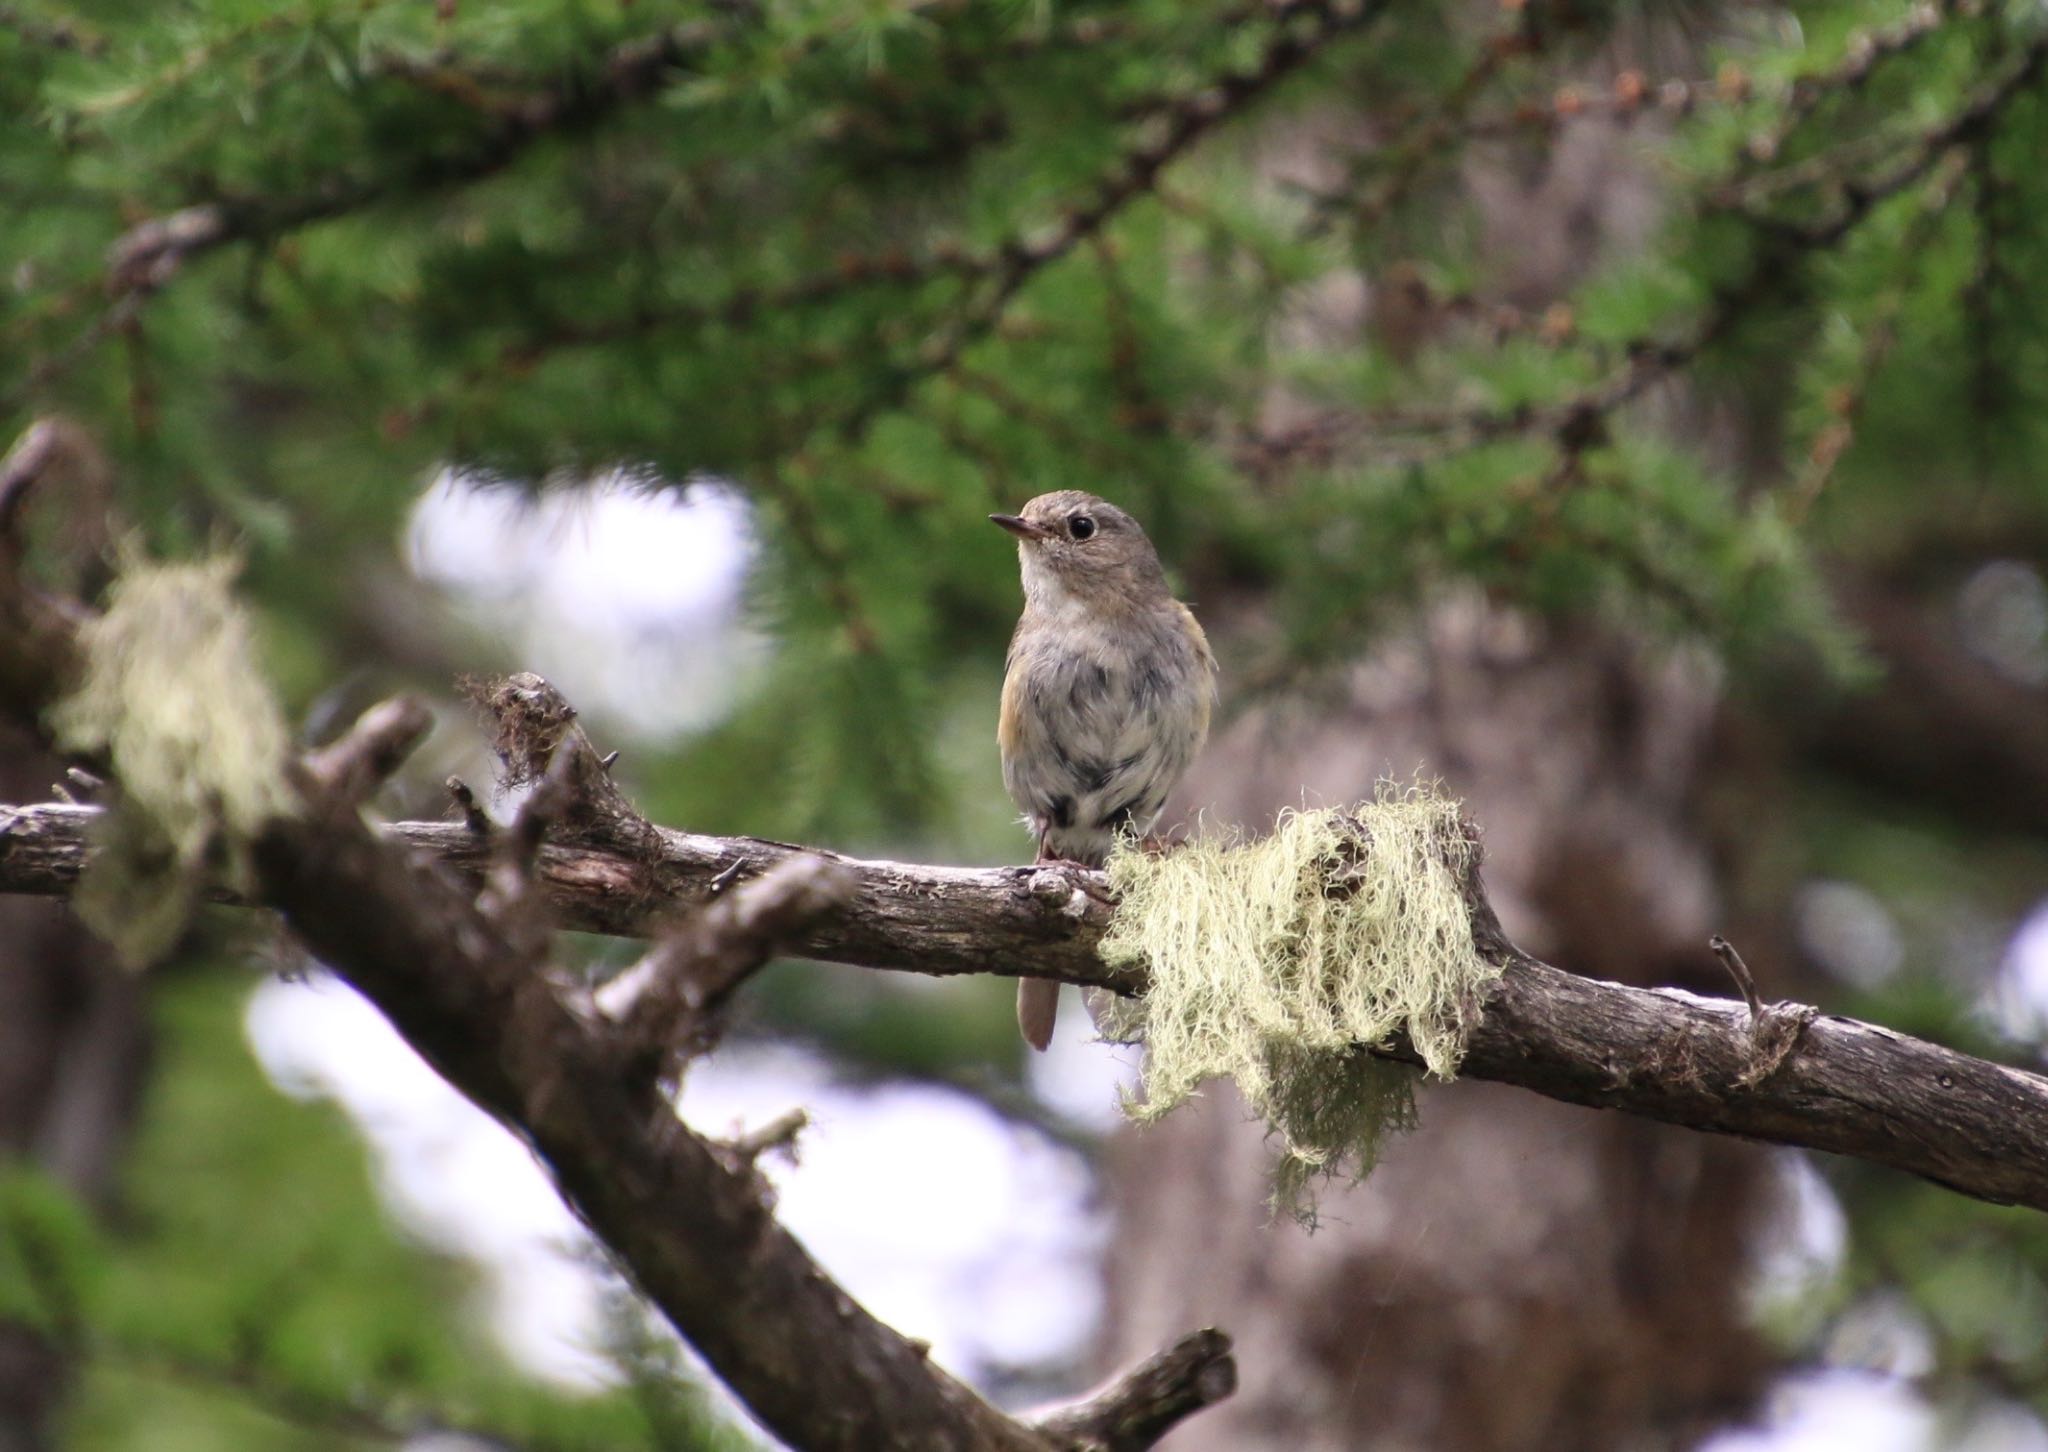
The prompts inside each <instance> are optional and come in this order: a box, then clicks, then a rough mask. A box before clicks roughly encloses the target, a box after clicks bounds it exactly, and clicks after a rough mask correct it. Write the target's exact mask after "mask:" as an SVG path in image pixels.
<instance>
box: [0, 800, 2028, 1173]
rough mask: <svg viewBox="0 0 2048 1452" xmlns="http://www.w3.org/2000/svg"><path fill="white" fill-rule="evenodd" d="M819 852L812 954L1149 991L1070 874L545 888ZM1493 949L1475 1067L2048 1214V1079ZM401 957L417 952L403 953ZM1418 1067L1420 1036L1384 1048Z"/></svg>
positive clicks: (622, 870) (648, 919)
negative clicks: (1494, 977) (812, 859)
mask: <svg viewBox="0 0 2048 1452" xmlns="http://www.w3.org/2000/svg"><path fill="white" fill-rule="evenodd" d="M97 813H98V809H97V808H93V807H80V806H68V805H59V804H49V805H44V806H35V807H26V808H19V809H13V810H12V814H11V817H10V816H9V809H5V808H0V822H5V823H7V824H8V825H6V826H0V892H14V893H43V894H52V895H63V894H67V893H69V892H70V890H71V888H72V885H73V884H74V883H75V882H76V880H77V876H78V872H79V870H80V868H81V867H82V866H83V865H84V862H85V858H86V853H87V836H88V832H89V830H90V827H91V824H92V822H93V820H94V818H95V817H96V816H97ZM379 830H380V831H381V832H382V834H383V835H384V836H385V838H386V839H387V840H389V841H391V842H394V843H398V844H402V845H404V846H405V847H407V848H410V849H412V850H413V851H414V852H416V853H420V854H424V855H425V856H428V857H431V858H433V859H434V860H436V861H438V862H440V863H441V864H443V865H444V866H447V867H449V868H452V869H454V870H455V871H457V872H459V873H461V874H463V875H465V876H467V877H469V878H471V879H477V878H479V877H480V876H481V874H482V873H483V872H484V871H485V869H486V868H487V866H488V863H489V858H490V849H489V846H488V844H485V843H480V842H479V841H478V840H477V838H476V836H475V835H474V834H473V833H471V832H470V831H469V830H468V829H467V828H465V827H464V826H463V825H462V824H461V823H456V822H446V823H443V822H398V823H393V824H391V825H389V826H386V827H384V828H381V829H379ZM808 856H816V857H818V858H822V859H823V860H824V861H826V862H828V863H833V864H836V865H837V866H838V867H839V868H842V869H844V871H845V873H846V874H847V876H848V878H849V879H850V881H851V884H852V887H851V892H850V894H849V895H848V896H847V898H846V899H845V901H844V903H843V904H842V905H840V906H836V907H833V908H830V909H828V910H826V911H824V912H822V913H821V914H820V915H819V916H817V917H816V918H815V919H813V920H812V921H811V922H810V924H809V925H808V926H806V927H802V928H800V929H797V930H796V931H793V932H792V933H791V934H790V935H789V937H788V939H787V940H786V944H785V946H786V948H787V949H788V950H789V951H790V952H793V953H796V954H800V955H802V956H804V957H808V958H815V959H821V960H824V961H826V962H834V963H844V964H851V965H853V966H857V967H867V968H895V969H903V970H907V971H910V972H916V973H927V974H933V975H937V976H942V977H945V976H956V975H961V974H970V973H993V974H999V975H1003V976H1008V977H1037V978H1053V979H1058V980H1060V981H1062V982H1066V983H1076V984H1081V985H1084V986H1092V987H1101V988H1110V989H1114V990H1116V991H1118V992H1123V993H1132V992H1138V991H1142V989H1143V987H1144V980H1143V977H1142V975H1141V974H1137V973H1131V972H1118V971H1116V970H1112V969H1110V968H1109V967H1108V966H1107V965H1105V964H1104V963H1103V962H1102V960H1101V959H1100V958H1098V957H1097V956H1096V954H1095V944H1096V942H1097V940H1098V939H1099V938H1100V937H1101V935H1102V932H1103V930H1104V928H1105V927H1106V926H1107V924H1108V921H1109V915H1110V909H1109V908H1108V907H1107V906H1106V905H1104V904H1103V903H1102V902H1100V901H1098V900H1097V899H1096V897H1095V896H1094V895H1091V893H1089V892H1088V891H1085V890H1084V885H1087V886H1094V887H1096V888H1097V890H1098V891H1100V890H1102V887H1103V884H1102V883H1101V881H1100V879H1099V878H1098V879H1097V880H1096V881H1095V882H1093V883H1089V882H1087V878H1088V877H1089V876H1091V875H1090V874H1082V873H1079V872H1074V871H1070V870H1068V869H1051V868H1027V867H991V868H964V867H920V866H912V865H909V864H905V863H898V862H875V861H861V860H858V859H854V858H849V857H844V856H841V855H840V854H837V853H833V852H826V851H821V850H819V849H815V848H805V847H795V846H791V845H790V844H788V843H782V842H769V841H764V840H761V839H759V838H751V837H741V838H720V837H701V836H695V835H692V834H690V833H686V832H675V831H670V830H667V829H665V828H658V829H655V836H654V839H653V841H652V842H651V843H650V845H649V847H648V849H647V850H646V851H644V852H637V851H627V850H624V849H621V848H619V847H617V846H614V845H607V844H593V843H586V842H578V841H567V840H564V841H555V842H551V843H549V844H548V845H547V846H545V847H543V848H542V849H541V852H540V855H539V858H538V860H537V862H536V864H535V866H536V873H537V881H538V883H539V886H540V888H541V890H542V891H543V892H544V893H545V894H546V896H547V899H548V901H549V903H550V904H551V906H552V907H553V909H554V911H555V913H556V914H557V920H558V921H559V922H560V923H561V924H562V925H563V926H565V927H571V928H579V929H583V930H586V931H591V932H600V933H610V934H615V935H622V936H648V935H650V934H653V933H657V932H659V931H661V929H662V928H663V927H664V925H665V924H666V923H667V922H668V921H670V920H672V918H673V915H674V914H676V913H677V912H678V911H679V910H683V909H687V908H692V907H696V906H700V905H702V904H703V903H705V902H707V901H709V900H710V899H711V898H712V897H713V896H714V895H715V892H716V891H722V890H723V889H724V887H725V885H727V884H733V883H735V882H747V881H751V880H754V879H757V878H759V877H761V876H764V875H766V874H768V873H769V872H771V871H774V870H776V869H778V868H780V867H781V866H782V865H783V864H785V863H789V862H792V861H796V860H800V859H802V858H805V857H808ZM1469 890H1470V893H1471V904H1472V914H1473V926H1474V933H1475V938H1476V940H1477V941H1478V943H1479V946H1480V950H1481V952H1482V953H1484V954H1485V955H1486V956H1487V957H1488V958H1489V959H1491V960H1492V961H1494V962H1497V963H1500V964H1502V965H1503V969H1504V971H1503V973H1502V976H1501V979H1500V982H1499V984H1498V986H1497V987H1496V988H1495V990H1494V993H1493V995H1492V997H1491V998H1490V999H1489V1000H1488V1002H1487V1005H1486V1011H1485V1013H1484V1015H1483V1016H1482V1017H1481V1019H1480V1021H1479V1023H1478V1025H1477V1026H1476V1027H1475V1028H1474V1030H1473V1033H1472V1038H1471V1042H1470V1044H1469V1046H1468V1049H1467V1052H1466V1057H1465V1063H1464V1067H1463V1070H1462V1072H1463V1073H1464V1074H1465V1075H1466V1076H1467V1077H1470V1078H1474V1079H1490V1080H1495V1081H1497V1082H1500V1083H1504V1084H1513V1085H1517V1086H1519V1087H1521V1088H1524V1089H1529V1090H1532V1091H1534V1092H1535V1093H1538V1094H1542V1095H1545V1096H1547V1097H1549V1098H1552V1099H1561V1100H1564V1101H1566V1102H1569V1103H1573V1104H1584V1105H1588V1106H1591V1107H1594V1108H1601V1109H1619V1110H1623V1111H1625V1112H1627V1113H1631V1114H1638V1115H1642V1116H1644V1117H1646V1118H1650V1119H1658V1120H1663V1121H1664V1122H1666V1123H1670V1124H1679V1125H1684V1126H1686V1127H1688V1128H1691V1129H1698V1130H1706V1131H1711V1132H1714V1133H1719V1134H1733V1135H1741V1136H1744V1137H1747V1138H1751V1139H1760V1140H1768V1141H1771V1142H1774V1143H1777V1144H1788V1145H1798V1146H1802V1147H1805V1148H1808V1149H1820V1150H1828V1151H1830V1152H1832V1153H1836V1154H1846V1155H1852V1156H1854V1157H1856V1158H1858V1159H1865V1160H1870V1161H1872V1162H1874V1163H1877V1164H1883V1165H1889V1166H1891V1167H1893V1168H1895V1169H1901V1170H1906V1171H1908V1172H1910V1173H1912V1174H1916V1175H1921V1176H1924V1177H1925V1178H1927V1179H1930V1180H1934V1181H1936V1182H1938V1183H1940V1184H1944V1185H1947V1186H1949V1187H1950V1188H1952V1189H1955V1190H1958V1191H1960V1192H1961V1193H1963V1194H1966V1195H1972V1196H1975V1197H1976V1198H1978V1199H1982V1200H1991V1201H1995V1202H1998V1203H2001V1204H2019V1205H2027V1206H2031V1207H2033V1208H2034V1209H2037V1210H2048V1080H2044V1079H2043V1078H2041V1077H2040V1076H2038V1075H2035V1074H2030V1073H2025V1072H2022V1071H2020V1070H2018V1069H2011V1068H2007V1067H2006V1066H2004V1065H2002V1064H1996V1063H1992V1062H1989V1061H1987V1060H1984V1059H1978V1058H1973V1057H1971V1056H1970V1055H1967V1054H1961V1053H1957V1052H1955V1051H1953V1050H1950V1049H1945V1048H1942V1047H1940V1046H1939V1045H1936V1044H1930V1043H1926V1042H1924V1041H1922V1040H1919V1039H1914V1038H1909V1037H1907V1036H1906V1035H1904V1034H1897V1033H1893V1032H1891V1031H1890V1030H1888V1029H1883V1028H1879V1027H1877V1026H1875V1025H1872V1024H1866V1023H1860V1022H1858V1021H1856V1020H1854V1019H1849V1018H1841V1017H1838V1016H1835V1015H1832V1014H1820V1013H1818V1012H1817V1011H1814V1010H1809V1009H1804V1008H1801V1007H1800V1006H1797V1005H1778V1006H1775V1007H1772V1008H1770V1009H1767V1010H1766V1013H1765V1016H1764V1018H1763V1019H1761V1020H1756V1021H1753V1020H1752V1018H1751V1015H1750V1013H1749V1010H1748V1009H1747V1008H1746V1007H1745V1006H1744V1005H1743V1004H1742V1003H1740V1002H1738V1001H1734V1000H1727V999H1711V998H1702V997H1699V996H1697V995H1695V994H1691V993H1686V992H1682V991H1680V990H1678V989H1669V988H1664V989H1643V988H1630V987H1625V986H1623V985H1620V984H1615V983H1602V982H1597V981H1594V980H1592V979H1587V978H1581V977H1578V976H1577V975H1575V974H1571V973H1567V972H1564V971H1562V970H1560V969H1557V968H1553V967H1551V966H1550V965H1548V964H1546V963H1542V962H1539V961H1537V960H1536V959H1534V958H1531V957H1529V956H1528V955H1527V954H1525V953H1523V952H1522V951H1521V950H1520V949H1519V948H1516V947H1515V946H1514V945H1513V944H1512V943H1511V942H1509V941H1508V940H1507V938H1506V936H1505V935H1504V934H1503V933H1502V932H1501V930H1500V926H1499V923H1498V922H1497V920H1496V919H1495V917H1494V914H1493V910H1492V908H1491V906H1490V905H1489V904H1488V902H1487V900H1486V897H1485V895H1484V890H1483V888H1482V887H1481V886H1480V884H1479V883H1478V881H1477V880H1476V879H1474V880H1473V881H1472V882H1471V884H1470V889H1469ZM401 961H402V960H401ZM1382 1052H1384V1053H1385V1054H1387V1055H1388V1056H1389V1057H1393V1058H1397V1059H1403V1060H1406V1061H1408V1062H1416V1059H1415V1056H1414V1055H1413V1053H1412V1052H1410V1051H1409V1050H1408V1049H1407V1048H1406V1046H1405V1045H1399V1044H1397V1045H1395V1046H1393V1047H1391V1048H1388V1049H1386V1050H1383V1051H1382Z"/></svg>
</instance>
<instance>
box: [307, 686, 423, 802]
mask: <svg viewBox="0 0 2048 1452" xmlns="http://www.w3.org/2000/svg"><path fill="white" fill-rule="evenodd" d="M433 725H434V715H433V712H431V711H429V710H428V709H427V708H426V707H425V706H424V705H422V704H421V703H420V702H419V701H418V700H416V699H414V698H413V697H411V696H393V697H392V698H391V699H390V700H388V701H380V702H378V703H377V704H376V705H374V706H372V707H370V709H369V710H367V711H365V712H363V714H362V715H361V716H359V717H357V718H356V723H355V725H353V726H351V727H349V728H348V730H347V731H345V732H343V733H342V734H341V735H340V736H339V737H338V738H336V739H335V740H333V741H330V742H329V743H328V744H327V745H325V746H323V747H321V748H320V749H319V750H317V751H310V752H308V753H306V773H307V775H308V776H310V777H311V778H312V779H313V781H314V782H315V783H316V784H317V785H318V786H319V788H320V789H321V790H322V791H323V792H324V793H325V794H326V795H327V796H328V797H329V799H330V800H332V801H335V802H338V803H346V804H350V805H354V804H358V803H361V802H362V801H364V800H365V799H366V798H368V797H369V795H370V794H371V793H372V792H374V791H376V790H377V788H378V787H380V786H382V785H383V784H384V783H385V782H387V781H389V780H390V779H391V777H392V774H393V773H395V772H396V771H397V770H398V768H399V767H400V766H402V765H404V764H405V759H406V757H408V756H410V755H411V754H412V750H413V748H414V747H416V746H418V745H419V744H420V741H421V739H422V738H423V737H425V735H426V734H427V732H428V731H429V730H431V729H432V728H433Z"/></svg>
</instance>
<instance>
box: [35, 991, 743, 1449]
mask: <svg viewBox="0 0 2048 1452" xmlns="http://www.w3.org/2000/svg"><path fill="white" fill-rule="evenodd" d="M248 983H249V979H248V973H247V970H246V967H244V966H243V965H240V964H235V965H233V966H221V965H208V964H201V963H195V962H191V961H187V962H183V963H180V964H178V965H175V966H172V967H168V968H166V969H164V970H161V972H160V975H159V986H158V987H157V989H156V991H155V993H154V994H153V996H152V1006H153V1010H154V1015H155V1019H156V1024H155V1026H156V1029H157V1036H158V1043H159V1045H160V1049H159V1057H160V1062H159V1063H158V1064H157V1065H156V1066H155V1077H154V1080H153V1087H152V1091H151V1093H150V1095H149V1096H148V1099H147V1101H146V1105H145V1109H144V1114H143V1118H142V1121H141V1123H140V1124H139V1125H138V1127H137V1130H136V1138H135V1142H134V1144H133V1146H132V1148H131V1150H130V1152H129V1155H128V1158H127V1161H126V1164H125V1167H124V1171H123V1176H122V1185H121V1187H120V1192H119V1199H118V1204H119V1212H118V1214H117V1215H116V1216H115V1217H114V1218H113V1219H112V1221H111V1223H108V1224H105V1225H99V1224H95V1222H94V1220H93V1218H92V1216H91V1215H90V1213H89V1212H88V1211H87V1210H86V1209H85V1208H84V1207H83V1206H81V1205H80V1204H78V1203H77V1202H76V1201H75V1200H74V1199H72V1198H71V1197H70V1196H69V1195H67V1194H66V1193H65V1192H64V1191H63V1190H61V1189H59V1188H58V1187H56V1186H55V1185H54V1184H52V1183H51V1182H50V1181H49V1180H48V1179H46V1178H44V1177H42V1176H39V1175H37V1174H35V1173H34V1172H33V1171H30V1170H28V1169H26V1168H23V1167H14V1168H9V1169H7V1170H6V1171H5V1173H4V1177H0V1316H5V1317H7V1318H9V1319H13V1320H18V1321H23V1322H26V1323H27V1324H29V1325H32V1326H35V1327H37V1328H39V1329H40V1330H41V1331H43V1332H44V1333H45V1334H46V1335H48V1336H49V1337H51V1338H52V1339H53V1340H54V1341H55V1342H56V1344H58V1345H59V1346H60V1347H64V1348H66V1349H69V1350H72V1351H75V1352H76V1353H77V1355H78V1358H79V1361H80V1364H81V1368H82V1371H83V1381H82V1385H81V1386H80V1387H79V1389H78V1391H77V1394H76V1395H75V1396H74V1397H73V1398H72V1401H71V1405H70V1411H69V1413H68V1415H67V1422H66V1431H65V1443H64V1445H66V1446H75V1447H79V1448H93V1449H109V1452H112V1449H119V1448H136V1449H143V1448H147V1449H151V1452H157V1449H170V1452H178V1449H185V1448H190V1449H192V1452H214V1449H218V1448H223V1447H233V1448H237V1449H242V1448H248V1449H268V1448H277V1449H286V1448H290V1449H300V1448H314V1447H320V1448H329V1447H332V1448H340V1447H354V1446H360V1445H362V1444H363V1443H365V1442H372V1443H378V1442H391V1441H394V1440H402V1439H403V1438H404V1437H407V1436H411V1435H416V1434H424V1433H425V1432H428V1431H431V1430H434V1429H436V1428H441V1429H446V1430H461V1431H469V1432H472V1433H474V1434H475V1435H478V1436H485V1437H495V1438H497V1439H499V1440H500V1441H501V1442H502V1443H505V1444H508V1445H514V1446H519V1447H522V1448H533V1449H562V1452H571V1449H584V1448H588V1449H593V1452H594V1449H597V1448H607V1449H613V1448H631V1447H656V1446H659V1447H664V1448H674V1447H680V1446H688V1447H704V1448H711V1447H714V1446H725V1445H729V1444H728V1443H727V1442H725V1441H722V1440H720V1439H719V1438H718V1437H717V1436H714V1434H712V1433H711V1432H709V1431H707V1430H705V1427H706V1425H707V1423H706V1420H705V1418H704V1417H703V1416H702V1415H701V1413H699V1412H698V1411H697V1410H696V1409H695V1408H694V1406H691V1405H682V1406H667V1407H665V1406H663V1405H661V1399H663V1398H666V1399H669V1400H670V1401H673V1399H674V1398H676V1397H677V1396H679V1395H680V1396H683V1397H684V1398H686V1399H688V1398H689V1394H688V1393H687V1392H678V1391H677V1389H676V1387H677V1385H678V1384H676V1383H674V1382H672V1381H670V1380H668V1379H666V1378H663V1379H662V1380H661V1383H660V1384H659V1385H658V1386H652V1387H650V1386H642V1385H636V1384H634V1383H635V1382H636V1381H637V1380H638V1379H637V1378H635V1377H633V1376H631V1375H628V1376H627V1377H626V1380H627V1382H628V1386H627V1387H626V1388H624V1389H621V1390H618V1391H614V1392H607V1393H604V1394H602V1395H598V1396H591V1395H581V1394H570V1393H566V1392H562V1391H559V1390H555V1389H553V1388H550V1387H548V1386H545V1385H543V1384H541V1383H537V1382H535V1381H534V1380H532V1379H531V1378H530V1377H528V1376H526V1375H525V1374H523V1373H521V1372H520V1371H518V1370H517V1369H515V1368H514V1367H513V1366H512V1365H511V1363H510V1362H509V1361H508V1360H507V1358H506V1356H505V1354H504V1353H503V1351H501V1350H500V1349H499V1348H498V1346H497V1345H496V1343H495V1342H493V1341H492V1340H490V1339H489V1336H488V1333H487V1331H486V1329H485V1327H484V1325H483V1323H482V1321H481V1320H480V1319H479V1318H478V1317H477V1316H476V1314H475V1312H474V1310H473V1307H472V1302H473V1297H474V1294H475V1292H476V1291H477V1289H478V1287H477V1285H476V1273H475V1270H474V1268H473V1267H472V1266H470V1265H469V1264H468V1263H467V1262H464V1261H458V1260H456V1259H453V1258H451V1257H449V1256H446V1255H443V1254H440V1253H437V1252H434V1251H432V1250H429V1249H428V1248H427V1247H425V1246H423V1245H420V1244H418V1243H414V1242H411V1241H409V1240H407V1239H405V1238H403V1237H402V1236H401V1235H400V1234H399V1233H398V1232H397V1231H396V1230H395V1229H394V1228H393V1227H392V1226H391V1224H390V1223H389V1222H388V1221H387V1220H386V1219H385V1218H384V1216H383V1214H382V1212H381V1210H380V1208H379V1204H378V1197H377V1195H376V1193H375V1191H374V1189H373V1187H372V1186H371V1184H370V1180H369V1176H368V1167H367V1165H366V1163H365V1160H364V1154H363V1148H362V1144H361V1141H360V1140H359V1139H358V1138H357V1136H356V1134H355V1132H354V1130H353V1129H352V1128H351V1127H350V1126H349V1125H348V1124H347V1122H346V1121H345V1119H344V1118H343V1117H342V1115H341V1113H340V1111H339V1110H338V1109H336V1108H335V1107H334V1106H333V1105H331V1104H330V1103H328V1102H326V1101H312V1102H300V1101H296V1100H292V1099H288V1098H286V1097H285V1096H283V1095H282V1094H280V1093H278V1092H277V1090H276V1089H275V1088H273V1087H272V1086H271V1085H270V1084H269V1082H268V1081H267V1080H266V1079H265V1078H264V1075H263V1071H262V1069H261V1068H260V1067H259V1066H258V1065H257V1063H256V1060H255V1058H254V1057H253V1055H252V1054H251V1053H250V1050H249V1046H248V1043H247V1040H246V1038H245V1036H244V1030H243V1023H242V1017H243V1008H244V1004H245V1002H246V999H247V996H248ZM594 1349H595V1348H594ZM633 1366H634V1361H633V1359H632V1358H630V1357H627V1358H625V1359H624V1364H623V1366H622V1371H628V1372H630V1371H631V1369H632V1368H633ZM730 1445H739V1444H737V1443H732V1444H730Z"/></svg>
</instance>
